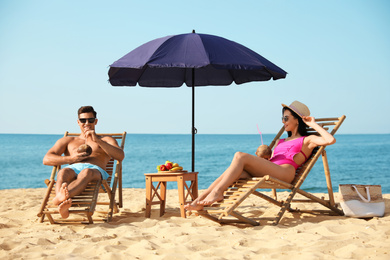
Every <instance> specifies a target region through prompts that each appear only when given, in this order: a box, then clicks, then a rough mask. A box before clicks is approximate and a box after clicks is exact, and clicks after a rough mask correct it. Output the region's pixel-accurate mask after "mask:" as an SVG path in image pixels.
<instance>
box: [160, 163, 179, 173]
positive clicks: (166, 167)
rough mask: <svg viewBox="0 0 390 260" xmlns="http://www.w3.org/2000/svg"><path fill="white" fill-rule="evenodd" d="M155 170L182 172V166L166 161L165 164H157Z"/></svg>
mask: <svg viewBox="0 0 390 260" xmlns="http://www.w3.org/2000/svg"><path fill="white" fill-rule="evenodd" d="M157 171H159V172H184V171H183V167H181V166H180V165H179V164H178V163H174V162H171V161H166V162H165V164H160V165H157Z"/></svg>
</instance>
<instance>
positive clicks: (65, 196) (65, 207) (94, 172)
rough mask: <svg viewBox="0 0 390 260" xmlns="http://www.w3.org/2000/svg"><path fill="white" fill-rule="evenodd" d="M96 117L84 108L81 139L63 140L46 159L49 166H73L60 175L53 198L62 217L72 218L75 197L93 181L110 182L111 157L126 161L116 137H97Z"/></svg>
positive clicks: (79, 121)
mask: <svg viewBox="0 0 390 260" xmlns="http://www.w3.org/2000/svg"><path fill="white" fill-rule="evenodd" d="M96 115H97V113H96V112H95V110H94V109H93V107H91V106H83V107H80V109H79V110H78V120H77V123H78V125H79V126H80V130H81V134H80V136H78V137H70V136H67V137H62V138H61V139H59V140H58V141H57V142H56V143H55V144H54V146H53V147H52V148H50V150H49V151H48V152H47V153H46V155H45V157H44V158H43V164H45V165H50V166H55V165H63V164H69V166H67V167H65V168H63V169H61V170H60V171H59V172H58V174H57V184H56V196H55V197H54V199H53V203H54V204H55V205H58V210H59V212H60V214H61V217H62V218H68V217H69V208H70V206H71V204H72V199H71V198H72V197H74V196H76V195H78V194H80V193H81V192H82V191H83V190H84V189H85V188H86V187H87V184H88V183H89V182H91V181H95V180H101V179H104V180H106V179H107V178H108V177H109V176H108V174H107V172H106V171H105V169H106V164H107V163H108V161H109V160H110V159H111V158H114V159H115V160H118V161H122V160H123V158H124V157H125V154H124V152H123V150H122V149H121V148H120V147H119V146H118V143H117V142H116V140H115V139H114V138H112V137H110V136H102V137H99V136H97V135H96V133H95V126H96V124H97V122H98V119H97V118H96ZM82 144H88V145H89V146H90V147H91V148H92V153H91V154H90V155H89V154H88V153H87V152H78V151H77V149H78V148H79V146H80V145H82ZM62 154H64V156H62Z"/></svg>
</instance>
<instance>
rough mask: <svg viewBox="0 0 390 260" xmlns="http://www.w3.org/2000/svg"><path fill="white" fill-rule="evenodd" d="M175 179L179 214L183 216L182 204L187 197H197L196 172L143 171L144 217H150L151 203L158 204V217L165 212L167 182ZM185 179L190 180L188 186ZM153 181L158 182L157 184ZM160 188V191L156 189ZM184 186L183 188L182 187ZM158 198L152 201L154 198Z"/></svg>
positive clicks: (193, 198) (184, 215) (192, 198)
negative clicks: (144, 190) (144, 186)
mask: <svg viewBox="0 0 390 260" xmlns="http://www.w3.org/2000/svg"><path fill="white" fill-rule="evenodd" d="M168 181H176V182H177V189H178V192H179V202H180V215H181V217H183V218H185V217H186V213H185V210H184V205H185V203H186V202H187V199H188V197H189V196H190V197H191V200H195V199H196V198H197V197H198V172H173V173H170V172H159V173H145V183H146V211H145V217H147V218H150V215H151V210H152V205H156V204H158V205H160V217H161V216H162V215H164V213H165V203H166V191H167V182H168ZM186 181H191V184H190V187H188V185H187V183H186ZM153 182H158V184H157V186H154V185H153ZM159 188H160V193H159V192H158V189H159ZM184 188H185V189H184ZM155 197H156V198H157V199H158V200H156V201H153V199H154V198H155Z"/></svg>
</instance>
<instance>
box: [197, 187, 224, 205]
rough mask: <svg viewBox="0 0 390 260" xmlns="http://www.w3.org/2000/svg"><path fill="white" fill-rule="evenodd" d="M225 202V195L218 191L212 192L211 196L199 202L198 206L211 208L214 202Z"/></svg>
mask: <svg viewBox="0 0 390 260" xmlns="http://www.w3.org/2000/svg"><path fill="white" fill-rule="evenodd" d="M221 200H223V194H220V193H218V192H216V191H212V192H210V194H209V195H207V197H206V198H205V199H204V200H201V201H199V202H198V205H200V206H210V205H212V204H213V203H214V202H217V201H221Z"/></svg>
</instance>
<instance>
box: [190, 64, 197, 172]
mask: <svg viewBox="0 0 390 260" xmlns="http://www.w3.org/2000/svg"><path fill="white" fill-rule="evenodd" d="M191 132H192V157H191V159H192V161H191V162H192V166H191V171H192V172H194V171H195V134H196V132H197V130H196V128H195V69H194V68H193V69H192V130H191Z"/></svg>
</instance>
